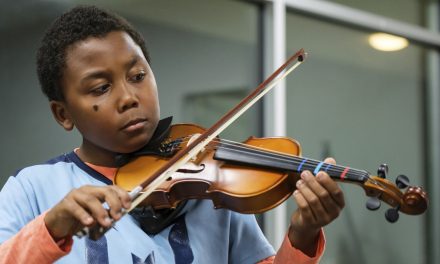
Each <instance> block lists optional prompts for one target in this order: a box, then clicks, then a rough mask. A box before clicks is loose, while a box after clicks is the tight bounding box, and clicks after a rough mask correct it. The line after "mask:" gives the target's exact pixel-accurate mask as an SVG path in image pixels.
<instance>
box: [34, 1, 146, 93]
mask: <svg viewBox="0 0 440 264" xmlns="http://www.w3.org/2000/svg"><path fill="white" fill-rule="evenodd" d="M112 31H125V32H126V33H128V34H129V35H130V37H131V38H132V39H133V40H134V42H135V43H136V44H137V45H139V47H140V48H141V49H142V52H143V53H144V56H145V58H146V59H147V61H148V62H150V56H149V53H148V50H147V47H146V45H145V41H144V39H143V37H142V36H141V34H140V33H139V32H137V31H136V30H135V29H134V28H133V26H132V25H131V24H130V23H128V22H127V21H126V20H125V19H124V18H122V17H120V16H118V15H116V14H113V13H110V12H108V11H106V10H104V9H101V8H98V7H95V6H85V5H81V6H77V7H75V8H73V9H71V10H69V11H67V12H66V13H64V14H62V15H61V16H60V17H58V18H57V19H56V20H55V21H54V22H53V24H52V25H51V27H50V28H49V29H48V30H47V31H46V33H45V35H44V37H43V40H42V43H41V46H40V48H39V49H38V52H37V74H38V79H39V81H40V85H41V89H42V91H43V93H44V94H45V95H46V96H47V98H48V99H49V100H50V101H52V100H55V101H64V99H65V98H64V94H63V89H62V87H61V82H60V81H61V78H62V77H63V70H64V68H65V67H66V50H67V48H68V47H69V46H70V45H72V44H74V43H76V42H78V41H81V40H85V39H86V38H88V37H105V36H106V35H107V34H108V33H110V32H112Z"/></svg>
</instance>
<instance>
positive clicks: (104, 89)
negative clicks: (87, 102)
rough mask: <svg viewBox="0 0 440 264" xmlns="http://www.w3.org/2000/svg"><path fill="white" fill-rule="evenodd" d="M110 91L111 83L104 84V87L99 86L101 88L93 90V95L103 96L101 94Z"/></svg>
mask: <svg viewBox="0 0 440 264" xmlns="http://www.w3.org/2000/svg"><path fill="white" fill-rule="evenodd" d="M108 89H110V84H109V83H107V84H104V85H101V86H99V87H97V88H95V89H93V90H92V93H93V94H94V95H101V94H104V93H106V92H107V91H108Z"/></svg>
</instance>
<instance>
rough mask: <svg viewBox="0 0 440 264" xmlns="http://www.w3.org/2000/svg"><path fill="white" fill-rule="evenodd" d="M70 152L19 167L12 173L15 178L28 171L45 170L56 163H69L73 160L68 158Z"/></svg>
mask: <svg viewBox="0 0 440 264" xmlns="http://www.w3.org/2000/svg"><path fill="white" fill-rule="evenodd" d="M69 155H70V153H64V154H61V155H59V156H57V157H54V158H51V159H49V160H47V161H45V162H42V163H38V164H34V165H30V166H27V167H24V168H21V169H19V170H17V171H16V172H15V174H14V175H12V176H15V177H16V178H21V177H24V176H23V175H27V174H29V173H35V172H36V171H47V170H50V169H52V168H54V167H55V165H57V164H70V163H73V161H72V160H71V159H70V158H69Z"/></svg>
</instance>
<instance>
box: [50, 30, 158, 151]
mask: <svg viewBox="0 0 440 264" xmlns="http://www.w3.org/2000/svg"><path fill="white" fill-rule="evenodd" d="M63 74H64V75H63V78H62V83H61V84H62V87H63V91H64V97H65V102H62V103H61V105H62V107H61V108H56V107H55V109H54V107H53V106H52V111H54V114H55V117H56V118H57V120H58V122H59V123H60V124H61V125H62V126H63V127H64V128H65V129H67V130H70V129H72V128H73V126H76V128H77V129H78V130H79V131H80V132H81V134H82V136H83V139H84V142H83V145H82V146H81V148H83V147H86V148H88V150H94V151H98V152H99V151H100V150H102V151H107V152H118V153H128V152H132V151H135V150H137V149H139V148H141V147H142V146H144V145H145V144H146V143H147V142H148V141H149V140H150V138H151V136H152V135H153V132H154V130H155V128H156V125H157V123H158V120H159V102H158V95H157V87H156V81H155V79H154V75H153V72H152V70H151V68H150V66H149V64H148V62H147V60H146V59H145V57H144V55H143V53H142V50H141V48H140V47H139V46H138V45H137V44H136V43H135V42H134V41H133V40H132V38H131V37H130V36H129V35H128V34H127V33H125V32H121V31H115V32H110V33H108V34H107V35H106V36H105V37H103V38H95V37H90V38H87V39H86V40H84V41H81V42H78V43H75V44H74V45H72V46H71V47H69V48H68V49H67V54H66V68H65V70H64V72H63ZM58 103H60V102H58ZM60 110H61V111H60ZM56 112H58V114H57V113H56ZM57 116H58V117H57ZM94 154H99V153H94Z"/></svg>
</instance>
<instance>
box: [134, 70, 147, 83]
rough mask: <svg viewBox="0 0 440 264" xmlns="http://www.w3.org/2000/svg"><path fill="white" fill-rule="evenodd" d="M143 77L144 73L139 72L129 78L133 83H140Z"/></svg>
mask: <svg viewBox="0 0 440 264" xmlns="http://www.w3.org/2000/svg"><path fill="white" fill-rule="evenodd" d="M145 75H146V74H145V72H140V73H138V74H136V75H134V76H133V77H132V78H131V80H132V81H133V82H140V81H142V80H143V79H144V78H145Z"/></svg>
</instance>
